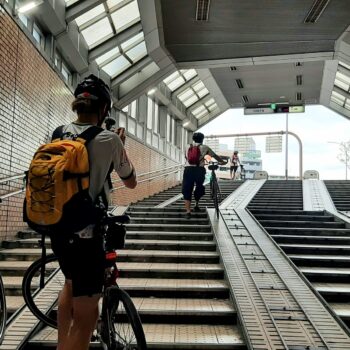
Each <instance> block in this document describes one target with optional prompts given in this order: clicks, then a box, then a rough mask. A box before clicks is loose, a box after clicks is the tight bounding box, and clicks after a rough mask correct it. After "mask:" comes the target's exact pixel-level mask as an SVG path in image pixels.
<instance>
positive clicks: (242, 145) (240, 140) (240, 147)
mask: <svg viewBox="0 0 350 350" xmlns="http://www.w3.org/2000/svg"><path fill="white" fill-rule="evenodd" d="M255 149H256V145H255V141H254V139H253V138H252V137H237V138H235V151H238V152H239V153H241V154H242V153H244V152H249V151H254V150H255Z"/></svg>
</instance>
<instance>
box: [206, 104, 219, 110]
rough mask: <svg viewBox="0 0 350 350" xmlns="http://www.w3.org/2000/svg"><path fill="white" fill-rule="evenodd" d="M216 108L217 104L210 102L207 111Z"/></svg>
mask: <svg viewBox="0 0 350 350" xmlns="http://www.w3.org/2000/svg"><path fill="white" fill-rule="evenodd" d="M216 108H218V105H217V104H216V103H214V104H212V105H211V106H209V107H208V109H209V111H210V112H212V111H213V110H214V109H216Z"/></svg>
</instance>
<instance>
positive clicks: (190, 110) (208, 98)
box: [188, 93, 215, 112]
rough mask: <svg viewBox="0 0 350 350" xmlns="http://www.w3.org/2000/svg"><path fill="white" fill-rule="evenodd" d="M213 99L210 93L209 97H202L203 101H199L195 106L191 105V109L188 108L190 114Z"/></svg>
mask: <svg viewBox="0 0 350 350" xmlns="http://www.w3.org/2000/svg"><path fill="white" fill-rule="evenodd" d="M211 98H213V96H211V94H210V93H209V94H208V95H205V96H204V97H202V98H201V99H199V100H198V101H197V102H195V103H194V104H193V105H191V106H190V107H188V112H192V111H193V110H194V109H196V108H197V107H199V106H201V105H202V104H204V103H205V102H207V101H209V100H210V99H211ZM214 100H215V99H214Z"/></svg>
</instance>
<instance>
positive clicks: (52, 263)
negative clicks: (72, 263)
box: [22, 254, 63, 328]
mask: <svg viewBox="0 0 350 350" xmlns="http://www.w3.org/2000/svg"><path fill="white" fill-rule="evenodd" d="M42 261H43V258H40V259H38V260H36V261H34V262H33V264H31V265H30V266H29V268H28V270H27V271H26V272H25V274H24V276H23V281H22V293H23V298H24V301H25V303H26V305H27V306H28V308H29V310H30V311H31V312H32V313H33V314H34V316H35V317H37V318H38V319H39V320H40V321H42V322H43V323H44V324H46V325H47V326H50V327H53V328H57V315H56V314H55V313H53V312H49V313H46V310H45V311H44V310H41V309H40V307H39V306H38V305H36V304H35V300H34V296H35V294H36V293H37V292H38V291H40V290H41V289H42V288H41V286H38V283H37V281H36V280H37V279H38V278H39V276H40V273H41V267H42ZM44 267H45V270H44V274H45V278H46V279H45V281H44V282H45V284H46V283H47V282H48V281H52V282H53V283H59V287H60V290H61V287H63V284H62V283H61V281H60V280H58V278H56V280H52V279H53V278H55V274H54V273H55V272H57V271H58V270H57V269H58V268H59V266H58V260H57V257H56V256H55V255H53V254H49V255H47V256H46V258H45V263H44ZM56 289H57V288H56ZM58 292H59V291H58ZM57 300H58V293H57V298H56V303H57Z"/></svg>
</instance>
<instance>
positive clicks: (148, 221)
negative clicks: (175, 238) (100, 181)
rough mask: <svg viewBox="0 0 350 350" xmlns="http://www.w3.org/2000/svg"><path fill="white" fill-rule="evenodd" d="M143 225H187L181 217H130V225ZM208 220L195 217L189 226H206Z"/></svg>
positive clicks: (185, 220) (186, 220) (184, 218)
mask: <svg viewBox="0 0 350 350" xmlns="http://www.w3.org/2000/svg"><path fill="white" fill-rule="evenodd" d="M140 223H142V224H143V225H159V224H167V225H168V224H169V225H174V224H176V225H186V224H188V219H187V218H186V217H185V215H183V216H182V217H177V218H169V217H158V218H137V217H134V216H133V217H132V219H131V221H130V224H140ZM208 223H209V218H199V217H197V216H193V217H191V224H193V225H208Z"/></svg>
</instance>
